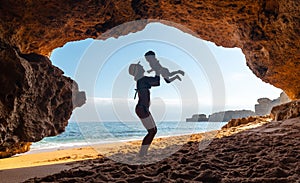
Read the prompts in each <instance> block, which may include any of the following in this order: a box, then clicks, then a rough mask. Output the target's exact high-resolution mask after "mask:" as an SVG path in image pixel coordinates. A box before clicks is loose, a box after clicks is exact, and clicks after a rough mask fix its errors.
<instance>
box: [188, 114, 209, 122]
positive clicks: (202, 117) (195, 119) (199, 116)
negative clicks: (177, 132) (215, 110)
mask: <svg viewBox="0 0 300 183" xmlns="http://www.w3.org/2000/svg"><path fill="white" fill-rule="evenodd" d="M200 121H208V118H207V117H206V115H205V114H193V116H192V117H191V118H186V122H200Z"/></svg>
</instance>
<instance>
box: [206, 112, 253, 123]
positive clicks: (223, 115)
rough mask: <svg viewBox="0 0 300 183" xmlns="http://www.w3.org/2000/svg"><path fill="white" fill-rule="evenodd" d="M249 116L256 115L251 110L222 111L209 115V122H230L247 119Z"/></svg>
mask: <svg viewBox="0 0 300 183" xmlns="http://www.w3.org/2000/svg"><path fill="white" fill-rule="evenodd" d="M249 116H255V113H254V112H253V111H251V110H235V111H221V112H215V113H213V114H211V115H209V117H208V118H209V120H208V121H218V122H220V121H229V120H231V119H237V118H245V117H249Z"/></svg>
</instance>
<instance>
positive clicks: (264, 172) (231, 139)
mask: <svg viewBox="0 0 300 183" xmlns="http://www.w3.org/2000/svg"><path fill="white" fill-rule="evenodd" d="M299 120H300V118H299V117H298V118H293V119H288V120H284V121H282V122H270V120H269V119H267V118H264V119H254V120H251V121H252V122H249V123H246V124H240V125H238V126H230V127H223V128H222V129H221V130H219V131H211V132H207V133H200V134H193V135H183V136H175V137H167V138H156V139H155V141H154V142H153V144H152V145H151V148H150V151H149V154H148V156H147V157H146V158H143V159H141V158H138V157H137V156H136V155H137V152H138V149H139V146H140V143H141V142H140V141H131V142H124V143H113V144H105V145H104V144H102V145H97V146H91V147H81V148H75V149H65V150H58V151H52V152H42V153H36V154H27V155H22V156H17V157H12V158H7V159H2V160H0V167H1V170H0V178H1V180H5V182H22V181H26V182H63V181H71V182H72V181H74V182H109V181H111V182H160V181H161V182H201V181H202V182H272V181H273V182H274V181H275V182H295V181H297V180H298V177H299V176H300V175H299V172H300V171H299V170H300V163H299V162H300V161H299V159H300V156H299V154H300V148H299V147H300V144H299V140H298V139H299V137H300V133H299V132H300V125H299ZM17 167H19V168H17ZM21 167H23V168H21ZM34 177H35V178H34ZM29 178H32V179H29ZM28 179H29V180H28Z"/></svg>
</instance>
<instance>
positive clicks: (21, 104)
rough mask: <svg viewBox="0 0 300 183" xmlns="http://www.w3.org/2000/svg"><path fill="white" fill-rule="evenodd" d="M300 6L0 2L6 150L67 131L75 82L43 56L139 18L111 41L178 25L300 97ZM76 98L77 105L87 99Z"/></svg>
mask: <svg viewBox="0 0 300 183" xmlns="http://www.w3.org/2000/svg"><path fill="white" fill-rule="evenodd" d="M299 8H300V1H298V0H283V1H279V0H268V1H266V0H262V1H251V2H249V1H247V0H238V1H234V2H233V1H212V0H203V1H180V0H179V1H157V0H150V1H145V0H142V1H136V0H133V1H121V0H114V1H97V0H87V1H70V0H66V1H54V0H49V1H43V0H42V1H22V0H6V1H0V16H1V19H0V51H1V54H0V61H1V68H0V69H1V73H0V80H1V81H0V82H1V87H2V88H3V89H2V91H1V96H0V97H1V102H0V114H1V116H0V121H1V123H0V124H1V126H0V130H1V138H0V148H1V150H3V149H6V148H8V147H10V146H12V145H13V144H17V143H19V142H26V141H37V140H39V139H41V138H43V137H45V136H47V135H55V134H57V133H60V132H61V131H63V129H64V127H65V126H66V125H67V122H66V121H67V119H68V118H69V117H70V114H71V112H72V110H73V108H74V106H72V105H71V103H72V102H71V101H72V99H71V98H72V95H71V93H72V90H73V92H74V91H77V89H72V86H74V85H76V84H75V83H74V82H73V81H72V80H71V79H69V78H66V77H64V76H63V75H62V72H61V71H59V70H58V69H57V68H55V67H54V66H52V65H51V63H50V61H49V59H48V58H47V57H45V56H49V55H50V53H51V51H52V50H53V49H55V48H57V47H61V46H63V45H64V44H65V43H67V42H70V41H75V40H82V39H85V38H98V37H99V36H100V35H102V34H103V33H104V32H105V31H107V30H109V29H111V28H112V27H115V26H117V25H120V24H122V23H126V22H129V21H134V20H142V19H145V21H143V22H144V23H143V24H137V26H130V27H127V28H124V29H122V30H119V31H116V32H114V33H111V34H110V35H111V36H113V37H118V36H121V35H126V34H128V33H129V32H136V31H139V30H142V29H143V28H144V27H145V25H146V24H147V23H149V22H151V21H156V22H162V23H165V24H170V22H174V23H177V25H182V27H186V28H189V29H190V30H192V31H193V32H194V33H195V36H198V37H201V38H202V39H205V40H209V41H212V42H215V43H216V44H217V45H220V46H224V47H239V48H241V49H242V51H243V53H244V54H245V56H246V60H247V65H248V67H249V68H250V69H251V70H252V71H253V73H254V74H255V75H256V76H257V77H259V78H261V79H262V80H263V81H265V82H268V83H270V84H272V85H274V86H276V87H278V88H281V89H283V90H284V91H285V92H286V94H287V95H288V96H289V97H290V99H292V100H295V99H299V98H300V85H299V84H298V83H299V81H300V72H299V67H300V61H299V60H300V55H299V50H300V42H299V38H300V21H299V19H300V13H299ZM163 20H166V21H163ZM182 27H180V26H178V27H177V28H179V29H181V30H184V29H182ZM184 31H185V30H184ZM76 87H77V86H76ZM76 87H75V88H76ZM75 93H77V94H75V99H77V98H79V97H76V96H77V95H78V96H81V97H83V96H84V94H82V93H81V94H80V93H78V91H77V92H75ZM83 98H84V97H83ZM52 101H53V102H52ZM61 101H64V102H63V103H61ZM76 101H78V104H76V105H80V104H81V103H82V101H84V99H82V100H76Z"/></svg>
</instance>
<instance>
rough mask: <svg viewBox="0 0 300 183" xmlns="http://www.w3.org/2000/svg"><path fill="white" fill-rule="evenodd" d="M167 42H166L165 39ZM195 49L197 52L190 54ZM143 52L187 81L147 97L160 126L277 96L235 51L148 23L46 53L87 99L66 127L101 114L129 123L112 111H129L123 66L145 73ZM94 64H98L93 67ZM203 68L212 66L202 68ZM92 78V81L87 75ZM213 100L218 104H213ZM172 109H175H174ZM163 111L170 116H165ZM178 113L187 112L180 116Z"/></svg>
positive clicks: (129, 83)
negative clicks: (153, 55)
mask: <svg viewBox="0 0 300 183" xmlns="http://www.w3.org/2000/svg"><path fill="white" fill-rule="evenodd" d="M168 36H169V37H170V38H171V39H166V37H168ZM172 39H173V40H172ZM197 46H198V49H196V50H198V52H197V51H194V49H195V47H196V48H197ZM148 50H154V51H155V52H156V53H157V56H158V57H159V58H160V59H161V64H162V65H164V66H166V67H170V70H176V69H182V70H184V71H185V73H186V74H187V75H186V77H185V78H188V79H186V81H185V78H183V81H182V82H180V81H175V82H174V83H173V84H171V85H170V84H169V85H168V84H165V83H163V85H166V86H163V87H161V89H160V90H159V91H158V90H155V91H153V98H154V102H153V105H154V106H155V105H156V106H157V105H160V104H161V105H163V106H164V107H163V108H162V109H157V110H156V109H155V108H154V109H153V110H154V111H153V112H157V113H159V119H162V120H174V119H178V118H180V119H181V120H184V119H185V118H186V117H188V116H191V115H192V114H196V113H204V114H207V115H209V114H211V113H213V112H218V111H223V110H242V109H246V110H251V111H254V110H255V109H254V105H255V104H256V103H257V99H258V98H263V97H267V98H270V99H276V98H278V97H279V95H280V93H281V92H282V91H281V90H280V89H277V88H275V87H274V86H272V85H270V84H267V83H265V82H263V81H262V80H261V79H259V78H257V77H256V76H255V75H254V74H253V73H252V71H251V70H250V69H249V68H248V67H247V66H246V60H245V56H244V54H243V53H242V50H241V49H240V48H224V47H221V46H216V45H215V44H214V43H212V42H208V41H204V40H202V39H200V38H197V37H194V36H192V35H190V34H188V33H185V32H183V31H181V30H179V29H177V28H174V27H171V26H167V25H164V24H161V23H150V24H148V25H147V26H146V28H145V29H144V30H142V31H139V32H136V33H130V34H128V35H125V36H121V37H118V38H108V39H105V40H100V39H99V40H94V39H86V40H82V41H76V42H70V43H67V44H65V45H64V46H63V47H62V48H57V49H55V50H54V51H53V52H52V54H51V57H50V59H51V61H52V63H53V64H54V65H56V66H58V67H59V68H61V69H62V70H63V71H64V72H65V75H66V76H69V77H71V78H72V79H74V80H75V81H76V82H78V84H79V87H80V89H81V90H84V91H85V92H86V94H87V103H86V104H85V105H84V106H83V107H81V108H78V109H76V110H75V112H74V113H75V114H76V115H77V117H74V115H73V116H72V118H71V121H72V120H78V121H97V120H99V110H100V111H106V112H104V113H103V115H102V116H101V120H104V121H115V120H120V116H122V118H124V119H123V120H124V121H130V120H134V116H133V115H132V114H133V113H134V112H133V111H132V110H131V109H129V111H128V110H126V111H124V112H123V113H125V114H117V115H116V114H115V113H116V110H118V109H116V106H118V107H121V106H123V105H125V106H126V107H128V105H129V106H131V107H132V108H133V106H134V102H135V101H132V100H131V99H132V98H133V94H134V85H133V83H134V82H133V79H132V78H130V76H129V75H128V72H127V69H128V66H129V64H131V63H136V62H138V61H142V65H143V66H144V67H145V68H146V70H147V69H149V65H147V63H146V62H145V61H144V60H143V59H144V58H143V55H144V53H145V52H146V51H148ZM208 52H209V53H208ZM103 55H105V56H103ZM95 62H96V63H98V64H96V65H93V63H95ZM205 62H206V63H205ZM100 63H101V64H100ZM205 64H209V65H213V66H212V67H206V66H205ZM93 72H94V75H92V74H91V73H93ZM218 72H219V73H218ZM209 73H210V74H211V73H213V75H214V74H215V75H217V73H218V74H219V75H218V76H221V77H222V78H209V77H212V76H209ZM216 80H217V81H216ZM189 82H190V83H189ZM185 83H189V85H185ZM218 83H219V84H220V85H224V87H223V89H222V87H221V88H217V89H218V90H219V91H212V90H215V89H216V88H214V87H213V86H212V85H214V84H215V85H218ZM184 90H190V91H191V90H194V91H193V92H186V91H184ZM222 90H224V91H222ZM213 92H215V94H212V93H213ZM121 93H123V94H121ZM182 93H183V94H182ZM191 97H196V98H197V99H196V100H193V101H194V103H193V102H192V103H188V102H186V101H188V99H191ZM218 97H219V98H222V99H217V100H215V99H214V98H218ZM112 98H116V99H118V100H121V99H122V98H125V100H127V103H126V102H125V103H126V104H124V103H122V101H117V100H114V101H113V102H112V101H110V100H112ZM178 98H179V100H180V101H178V100H177V99H178ZM214 100H215V101H214ZM128 101H129V102H128ZM222 102H223V103H222ZM112 103H114V104H112ZM185 103H187V104H186V105H185ZM95 105H96V107H94V106H95ZM111 105H115V107H112V106H111ZM176 105H180V107H181V108H180V109H179V108H178V106H177V108H176ZM123 107H124V106H123ZM91 108H97V109H96V112H95V113H94V114H93V113H92V112H91V111H95V110H94V109H93V110H92V109H91ZM129 108H130V107H129ZM168 108H169V109H171V111H172V112H169V113H168V112H166V110H167V109H168ZM182 108H186V109H187V108H188V109H187V110H184V111H183V110H182ZM176 110H181V113H180V114H179V115H180V116H178V114H176V112H174V111H176ZM127 114H129V115H127ZM175 116H176V117H175ZM75 118H76V119H75Z"/></svg>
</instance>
